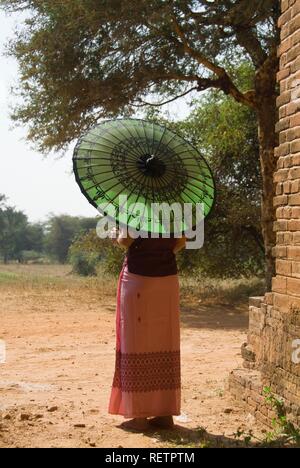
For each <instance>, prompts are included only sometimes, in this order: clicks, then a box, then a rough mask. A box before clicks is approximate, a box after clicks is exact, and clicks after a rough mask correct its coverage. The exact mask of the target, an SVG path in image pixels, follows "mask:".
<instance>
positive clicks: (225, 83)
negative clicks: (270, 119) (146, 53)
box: [171, 14, 256, 108]
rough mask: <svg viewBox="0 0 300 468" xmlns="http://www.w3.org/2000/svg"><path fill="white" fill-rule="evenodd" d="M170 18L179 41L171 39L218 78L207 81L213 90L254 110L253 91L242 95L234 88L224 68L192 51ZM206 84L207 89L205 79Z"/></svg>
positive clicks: (177, 24) (181, 32)
mask: <svg viewBox="0 0 300 468" xmlns="http://www.w3.org/2000/svg"><path fill="white" fill-rule="evenodd" d="M171 16H172V23H173V26H174V28H175V31H176V33H177V34H178V36H179V37H180V41H179V40H178V39H176V38H173V40H174V41H175V42H176V43H177V44H179V45H181V46H182V48H183V51H184V53H187V54H188V55H189V56H190V57H192V58H194V59H196V60H197V62H198V63H199V64H200V65H203V66H204V67H205V68H207V69H209V70H210V71H212V72H213V73H214V74H215V75H217V76H218V79H217V80H209V82H210V83H213V87H215V88H220V89H222V90H223V91H224V93H225V94H230V95H231V96H232V97H233V98H234V99H235V100H236V101H238V102H240V103H243V104H245V105H247V106H248V107H252V108H255V107H256V102H255V99H254V96H255V93H254V91H253V92H252V91H248V92H246V93H242V92H241V91H239V89H238V88H237V87H236V85H235V84H234V83H233V81H232V80H231V78H230V77H229V75H228V74H227V73H226V71H225V70H224V68H222V67H220V66H218V65H216V64H214V63H213V62H211V61H210V60H208V59H207V58H206V57H205V56H204V55H203V54H202V53H201V52H199V51H197V50H195V49H193V48H192V47H191V46H190V45H189V43H188V41H187V39H186V37H185V34H184V32H183V30H182V28H181V26H180V25H179V23H178V21H177V18H176V16H175V15H174V14H172V15H171ZM200 80H202V81H200V86H201V84H202V82H203V79H200ZM205 80H206V82H205V88H204V89H206V88H208V87H209V86H207V79H205ZM198 83H199V79H198Z"/></svg>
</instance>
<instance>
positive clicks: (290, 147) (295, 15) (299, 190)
mask: <svg viewBox="0 0 300 468" xmlns="http://www.w3.org/2000/svg"><path fill="white" fill-rule="evenodd" d="M281 7H282V14H281V16H280V18H279V27H280V28H281V45H280V47H279V50H278V55H279V59H280V70H279V72H278V76H277V79H278V84H279V86H280V96H279V97H278V99H277V106H278V112H279V120H278V123H277V125H276V130H277V132H278V133H279V146H278V147H277V148H276V150H275V157H276V158H277V171H276V173H275V175H274V181H275V184H276V196H275V198H274V206H275V207H276V221H275V223H274V230H275V232H276V247H275V248H274V252H273V254H274V257H275V259H276V276H275V277H274V278H273V281H272V291H271V292H269V293H267V294H266V295H265V296H264V297H258V298H250V306H249V332H248V342H247V343H245V344H244V345H243V346H242V355H243V357H244V368H243V369H236V370H235V371H233V372H232V374H231V376H230V389H231V392H232V394H233V395H234V396H235V397H236V398H238V399H242V400H244V401H245V402H246V403H247V405H248V407H249V409H250V410H251V411H252V412H253V413H254V414H255V416H256V417H257V418H258V419H260V420H261V421H262V422H264V423H268V421H270V418H271V416H272V415H273V414H272V411H270V409H268V408H267V406H266V405H265V403H264V398H263V397H262V388H263V387H264V386H266V385H267V386H271V388H272V390H273V392H274V393H275V394H277V395H278V396H280V397H282V398H283V399H284V401H285V405H286V408H287V411H288V414H289V417H290V419H291V420H293V422H296V423H297V424H299V425H300V363H297V360H296V362H295V358H294V359H292V356H293V352H294V351H295V348H294V346H295V340H297V339H298V340H300V0H282V2H281ZM299 356H300V353H299Z"/></svg>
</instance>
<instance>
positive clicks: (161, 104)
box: [132, 86, 199, 107]
mask: <svg viewBox="0 0 300 468" xmlns="http://www.w3.org/2000/svg"><path fill="white" fill-rule="evenodd" d="M192 91H199V89H198V86H193V88H190V89H188V90H187V91H185V92H184V93H182V94H179V95H178V96H175V97H174V98H172V99H169V100H168V101H164V102H157V103H153V102H146V101H143V100H142V99H140V98H139V101H140V102H141V103H142V104H132V105H133V106H134V107H144V106H153V107H160V106H164V105H165V104H169V103H170V102H173V101H176V99H179V98H181V97H183V96H186V95H187V94H189V93H190V92H192Z"/></svg>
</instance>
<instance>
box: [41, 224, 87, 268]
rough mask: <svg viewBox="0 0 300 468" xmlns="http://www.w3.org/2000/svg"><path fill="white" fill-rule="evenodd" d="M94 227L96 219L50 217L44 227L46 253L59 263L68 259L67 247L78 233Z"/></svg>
mask: <svg viewBox="0 0 300 468" xmlns="http://www.w3.org/2000/svg"><path fill="white" fill-rule="evenodd" d="M95 227H96V218H79V217H75V216H68V215H61V216H52V217H51V218H50V219H49V221H48V223H47V226H46V231H47V234H46V239H45V245H46V251H47V252H48V253H49V254H50V255H52V256H53V257H55V258H56V259H57V260H58V261H59V262H60V263H65V262H66V261H67V259H68V251H69V247H70V245H71V244H72V242H73V241H74V239H75V238H76V236H77V235H78V234H79V233H83V232H86V231H88V230H89V229H92V228H94V229H95Z"/></svg>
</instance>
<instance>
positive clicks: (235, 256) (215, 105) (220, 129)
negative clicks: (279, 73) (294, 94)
mask: <svg viewBox="0 0 300 468" xmlns="http://www.w3.org/2000/svg"><path fill="white" fill-rule="evenodd" d="M234 73H235V77H236V80H237V83H238V85H239V86H240V88H246V87H247V86H248V84H249V82H251V79H252V67H251V66H249V65H248V64H247V63H246V62H243V63H241V64H240V66H239V67H237V68H236V69H235V71H234ZM145 117H146V118H147V119H151V120H153V121H156V122H159V123H162V124H166V125H167V126H168V127H171V128H172V129H173V130H174V131H176V132H177V133H179V134H180V135H181V136H183V137H184V138H186V139H187V140H189V141H190V142H191V143H193V144H194V145H195V146H196V147H197V148H198V149H199V151H200V152H201V153H202V154H203V155H204V156H205V157H206V159H207V161H208V162H209V164H210V166H211V168H212V170H213V173H214V176H215V180H216V189H217V199H216V205H215V208H214V210H213V212H212V215H211V216H210V217H209V218H208V219H207V220H206V222H205V242H204V246H203V248H202V249H200V250H199V251H194V250H190V251H188V250H187V251H184V252H182V253H180V254H179V256H178V263H179V265H180V268H181V269H182V270H183V271H184V270H188V271H190V270H191V269H194V270H195V271H200V272H201V273H202V274H205V275H208V276H211V277H218V276H220V277H228V276H232V277H238V276H240V275H247V276H249V275H253V274H260V273H262V271H263V268H264V243H263V237H262V233H261V207H260V202H261V185H262V182H261V173H260V160H259V144H258V135H257V128H256V116H255V113H254V111H253V110H251V109H249V108H247V107H245V106H242V105H240V104H238V103H237V102H235V101H234V100H233V99H232V98H231V97H228V96H224V95H223V94H221V93H219V92H210V93H207V95H206V96H204V97H203V98H202V99H201V100H197V101H195V102H194V110H193V112H192V113H191V114H190V116H189V117H188V118H187V119H185V120H183V121H180V122H170V121H168V120H167V119H166V118H165V117H164V116H163V115H162V114H161V113H160V112H158V111H157V110H156V112H154V113H153V112H151V113H148V112H147V113H146V114H145Z"/></svg>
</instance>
